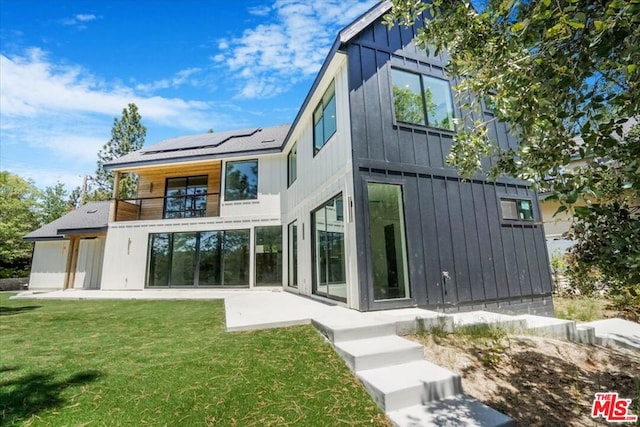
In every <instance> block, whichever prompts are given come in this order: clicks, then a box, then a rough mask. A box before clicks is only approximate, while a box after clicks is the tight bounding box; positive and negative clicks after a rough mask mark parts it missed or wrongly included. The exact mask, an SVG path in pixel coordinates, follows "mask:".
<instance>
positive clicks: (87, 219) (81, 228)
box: [22, 201, 111, 242]
mask: <svg viewBox="0 0 640 427" xmlns="http://www.w3.org/2000/svg"><path fill="white" fill-rule="evenodd" d="M110 203H111V202H109V201H106V202H89V203H87V204H86V205H84V206H80V207H79V208H78V209H76V210H74V211H71V212H69V213H68V214H66V215H64V216H62V217H60V218H58V219H56V220H55V221H51V222H50V223H48V224H45V225H43V226H42V227H40V228H38V229H37V230H35V231H32V232H31V233H29V234H27V235H26V236H24V237H23V238H22V239H23V240H26V241H28V242H36V241H39V240H63V239H64V235H66V234H78V233H95V232H100V231H106V230H107V225H108V222H109V205H110Z"/></svg>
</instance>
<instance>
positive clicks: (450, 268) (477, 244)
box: [345, 20, 551, 311]
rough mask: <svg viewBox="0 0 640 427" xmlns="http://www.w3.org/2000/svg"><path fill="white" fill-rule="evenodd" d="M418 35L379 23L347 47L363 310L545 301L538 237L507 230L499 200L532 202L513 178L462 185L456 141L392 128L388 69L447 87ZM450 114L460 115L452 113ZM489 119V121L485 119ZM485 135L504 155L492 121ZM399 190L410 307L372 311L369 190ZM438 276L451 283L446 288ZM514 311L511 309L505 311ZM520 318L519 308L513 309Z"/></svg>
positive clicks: (536, 231)
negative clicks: (452, 160)
mask: <svg viewBox="0 0 640 427" xmlns="http://www.w3.org/2000/svg"><path fill="white" fill-rule="evenodd" d="M416 30H417V28H416V26H414V27H409V28H406V27H403V26H396V27H393V28H392V29H391V30H388V29H387V27H385V26H384V25H382V24H381V23H380V20H379V21H378V22H376V23H374V24H372V25H370V26H369V27H368V28H366V29H365V30H364V31H362V32H361V33H360V34H359V35H358V36H357V37H356V38H354V39H353V40H351V41H350V42H349V43H348V44H347V46H346V47H345V49H346V52H347V58H348V76H349V101H350V111H351V124H352V135H351V137H352V144H353V161H354V168H353V171H354V183H355V188H354V190H355V192H354V197H355V204H356V209H355V212H354V213H355V215H356V233H357V235H358V236H359V237H358V265H359V268H358V272H359V273H358V274H359V282H360V287H361V292H360V294H361V301H360V307H361V309H364V310H368V309H377V308H392V307H397V306H401V305H403V304H405V305H407V304H416V305H419V306H427V307H438V308H445V309H446V308H455V307H459V306H461V305H467V304H469V305H471V304H472V305H473V306H474V307H477V305H478V303H480V304H483V303H484V304H485V305H487V306H488V305H490V304H499V302H500V301H515V300H518V301H522V300H523V298H532V297H533V298H535V297H541V296H544V295H548V294H550V292H551V278H550V273H549V267H548V263H547V252H546V246H545V239H544V231H543V229H542V227H541V226H540V225H537V224H523V223H517V224H505V222H504V221H503V220H502V219H501V211H500V196H501V195H517V196H524V197H528V198H531V200H532V201H533V204H534V211H535V213H536V219H537V220H538V221H539V220H540V216H539V215H540V214H539V206H538V201H537V197H536V194H535V193H534V192H533V191H532V190H531V189H529V188H528V185H527V184H526V183H524V182H522V181H518V180H515V179H508V178H507V179H502V180H500V181H499V182H497V183H491V182H486V181H483V180H481V179H478V180H472V181H464V180H461V179H460V177H459V176H458V174H457V172H456V170H455V169H454V168H452V167H450V166H448V165H447V164H446V157H447V154H448V153H449V151H450V149H451V146H452V144H453V133H452V132H447V131H440V130H438V129H434V128H428V127H419V126H403V125H397V124H395V123H394V117H393V107H392V106H393V98H392V89H391V79H390V75H389V72H390V69H391V66H394V67H398V68H403V69H406V70H409V71H414V72H420V73H423V74H427V75H431V76H435V77H439V78H446V74H445V68H444V67H445V61H446V58H445V57H443V56H439V57H434V56H431V57H429V56H427V55H426V52H423V51H420V50H418V49H416V47H415V45H414V44H413V42H412V40H413V37H414V36H415V34H416ZM455 108H456V115H457V116H459V115H460V112H459V110H458V107H457V106H456V107H455ZM486 114H487V118H490V113H489V112H487V113H486ZM489 132H490V135H491V136H492V138H493V139H494V140H495V142H496V144H497V145H499V146H500V147H501V148H509V147H515V146H516V144H517V141H516V140H515V138H513V137H512V136H511V135H509V134H508V132H507V131H506V129H505V127H504V125H502V124H500V123H496V122H492V124H491V125H490V129H489ZM370 181H375V182H392V183H401V184H402V188H403V198H404V203H405V212H404V214H405V221H406V230H407V247H408V248H407V249H408V250H407V256H408V263H409V279H410V282H411V287H412V297H413V298H412V299H411V300H410V301H406V300H405V301H395V302H386V303H376V302H374V301H373V299H372V298H371V297H370V295H371V294H372V289H373V288H372V273H371V271H372V268H371V255H370V253H369V249H368V248H369V238H368V234H369V233H368V224H369V219H368V217H367V215H368V209H367V197H366V191H367V190H366V189H367V182H370ZM443 272H448V275H449V278H450V279H448V280H446V281H443ZM509 306H511V305H509ZM519 307H520V308H519V310H520V311H522V307H526V304H525V305H522V304H521V306H519Z"/></svg>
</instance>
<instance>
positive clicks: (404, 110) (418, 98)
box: [391, 69, 425, 125]
mask: <svg viewBox="0 0 640 427" xmlns="http://www.w3.org/2000/svg"><path fill="white" fill-rule="evenodd" d="M391 80H392V82H393V105H394V108H395V112H396V120H397V121H399V122H404V123H411V124H415V125H424V124H425V118H424V104H423V103H422V89H421V88H420V75H418V74H413V73H408V72H406V71H400V70H394V69H392V70H391Z"/></svg>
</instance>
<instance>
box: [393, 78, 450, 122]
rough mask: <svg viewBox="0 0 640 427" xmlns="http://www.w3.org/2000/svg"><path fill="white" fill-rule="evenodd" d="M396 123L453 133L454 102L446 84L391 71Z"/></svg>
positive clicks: (442, 81)
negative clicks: (428, 127) (451, 131)
mask: <svg viewBox="0 0 640 427" xmlns="http://www.w3.org/2000/svg"><path fill="white" fill-rule="evenodd" d="M391 80H392V84H393V106H394V109H395V114H396V121H398V122H402V123H408V124H412V125H419V126H431V127H435V128H440V129H446V130H454V129H455V128H454V124H453V100H452V98H451V86H450V84H449V82H448V81H447V80H442V79H438V78H436V77H431V76H426V75H422V74H416V73H411V72H408V71H402V70H397V69H391Z"/></svg>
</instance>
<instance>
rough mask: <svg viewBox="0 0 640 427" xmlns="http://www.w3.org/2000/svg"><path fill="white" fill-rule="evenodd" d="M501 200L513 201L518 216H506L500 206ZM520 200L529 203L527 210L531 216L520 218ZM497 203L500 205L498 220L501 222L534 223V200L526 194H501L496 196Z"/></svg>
mask: <svg viewBox="0 0 640 427" xmlns="http://www.w3.org/2000/svg"><path fill="white" fill-rule="evenodd" d="M502 202H515V203H516V212H517V214H518V218H507V217H506V216H505V209H504V208H503V207H502ZM522 202H528V203H529V211H530V213H531V218H520V217H519V216H520V212H521V207H520V205H521V204H522ZM498 205H499V206H500V221H501V223H502V224H528V225H532V224H535V221H536V209H535V205H534V200H533V198H532V197H527V196H519V195H515V194H501V195H499V197H498Z"/></svg>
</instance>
